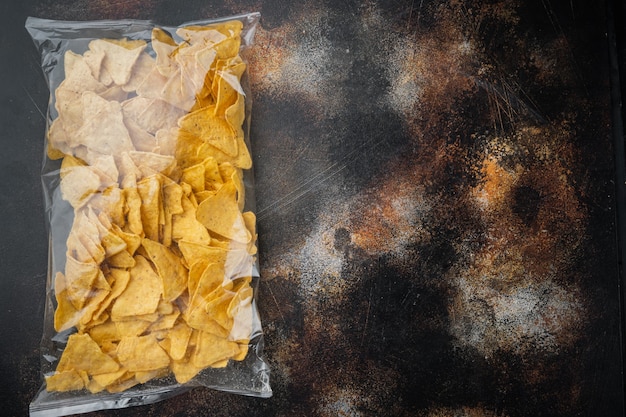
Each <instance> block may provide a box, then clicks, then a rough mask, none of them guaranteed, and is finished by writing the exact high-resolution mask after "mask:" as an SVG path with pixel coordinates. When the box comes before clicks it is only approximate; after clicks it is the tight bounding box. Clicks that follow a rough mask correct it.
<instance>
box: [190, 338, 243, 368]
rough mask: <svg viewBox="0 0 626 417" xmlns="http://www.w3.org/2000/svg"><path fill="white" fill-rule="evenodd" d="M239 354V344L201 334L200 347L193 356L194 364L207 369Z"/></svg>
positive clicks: (198, 346)
mask: <svg viewBox="0 0 626 417" xmlns="http://www.w3.org/2000/svg"><path fill="white" fill-rule="evenodd" d="M238 353H239V346H238V345H237V343H234V342H230V341H228V340H226V339H223V338H221V337H219V336H217V335H215V334H212V333H206V332H200V335H199V337H198V345H197V346H196V350H195V352H194V355H193V359H192V360H193V364H194V365H195V366H197V367H201V368H205V367H207V366H211V365H213V364H215V363H217V362H220V361H223V360H225V359H230V358H232V357H233V356H235V355H237V354H238Z"/></svg>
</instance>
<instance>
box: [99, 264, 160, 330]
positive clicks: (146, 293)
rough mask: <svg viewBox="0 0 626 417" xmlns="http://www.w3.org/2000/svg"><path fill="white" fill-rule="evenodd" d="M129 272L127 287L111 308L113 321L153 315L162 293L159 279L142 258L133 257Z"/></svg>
mask: <svg viewBox="0 0 626 417" xmlns="http://www.w3.org/2000/svg"><path fill="white" fill-rule="evenodd" d="M129 272H130V280H129V282H128V285H127V286H126V288H125V289H124V291H123V292H122V293H121V294H120V296H119V297H117V299H116V300H115V302H114V303H113V306H112V308H111V317H112V318H113V319H114V320H117V319H119V318H123V317H132V316H138V315H142V314H149V313H154V312H155V311H156V309H157V307H158V305H159V300H160V299H161V294H162V293H163V284H162V282H161V278H159V276H158V275H157V273H156V272H154V270H153V269H152V267H151V266H150V264H149V263H148V261H147V260H146V259H145V258H144V257H143V256H140V255H137V256H135V266H134V267H133V268H131V269H130V270H129Z"/></svg>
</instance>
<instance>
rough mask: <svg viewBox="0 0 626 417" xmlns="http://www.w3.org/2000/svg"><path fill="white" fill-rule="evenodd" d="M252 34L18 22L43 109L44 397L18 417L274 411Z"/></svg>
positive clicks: (205, 27) (233, 28) (208, 28)
mask: <svg viewBox="0 0 626 417" xmlns="http://www.w3.org/2000/svg"><path fill="white" fill-rule="evenodd" d="M258 20H259V14H258V13H252V14H246V15H240V16H234V17H229V18H225V19H219V20H206V21H197V22H190V23H187V24H184V25H181V26H178V27H165V26H159V25H157V24H155V23H152V22H148V21H134V20H122V21H94V22H61V21H51V20H42V19H36V18H29V19H28V20H27V22H26V28H27V29H28V31H29V33H30V34H31V36H32V38H33V40H34V42H35V45H36V46H37V48H38V49H39V51H40V53H41V57H42V68H43V71H44V74H45V76H46V79H47V81H48V85H49V88H50V92H51V96H50V103H49V109H48V127H47V131H46V136H45V139H46V140H45V143H46V145H45V149H46V157H45V160H44V164H43V172H42V179H43V185H44V195H45V198H46V201H45V205H46V214H47V221H48V226H49V236H50V262H49V271H48V282H47V303H46V309H45V326H44V337H43V340H42V371H43V375H44V379H45V383H44V385H43V387H42V389H41V390H40V392H39V393H38V395H37V397H36V398H35V399H34V401H33V402H32V403H31V407H30V413H31V416H60V415H68V414H76V413H82V412H89V411H94V410H99V409H105V408H122V407H127V406H131V405H141V404H147V403H152V402H155V401H159V400H161V399H164V398H167V397H169V396H172V395H174V394H176V393H179V392H181V391H183V390H187V389H190V388H191V387H194V386H206V387H211V388H215V389H218V390H224V391H229V392H233V393H239V394H245V395H252V396H259V397H269V396H271V393H272V392H271V389H270V386H269V368H268V366H267V364H266V362H265V361H264V359H263V356H262V347H263V335H262V329H261V324H260V320H259V314H258V311H257V307H256V289H257V286H258V279H259V273H258V261H257V245H256V241H257V234H256V227H255V223H256V217H255V214H254V196H253V193H252V191H253V189H252V187H253V175H252V171H251V167H252V158H251V155H250V149H249V140H248V139H249V138H248V132H249V123H250V118H249V115H250V100H249V97H250V94H248V93H247V90H248V85H247V75H246V61H245V52H246V49H247V48H249V47H250V46H251V44H252V39H253V37H254V32H255V29H256V25H257V22H258Z"/></svg>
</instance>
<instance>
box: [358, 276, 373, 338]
mask: <svg viewBox="0 0 626 417" xmlns="http://www.w3.org/2000/svg"><path fill="white" fill-rule="evenodd" d="M373 291H374V287H370V295H369V296H368V297H367V311H366V313H365V324H364V325H363V334H362V335H361V347H363V343H364V342H365V334H366V333H367V323H368V322H369V319H370V309H371V306H372V292H373Z"/></svg>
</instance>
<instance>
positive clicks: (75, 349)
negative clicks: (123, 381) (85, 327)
mask: <svg viewBox="0 0 626 417" xmlns="http://www.w3.org/2000/svg"><path fill="white" fill-rule="evenodd" d="M118 369H119V364H118V363H117V362H116V361H115V360H113V359H112V358H111V357H110V356H108V355H106V354H105V353H103V352H102V350H100V347H99V346H98V344H97V343H96V342H94V341H93V339H92V338H91V337H89V335H88V334H78V333H76V334H73V335H70V337H69V338H68V340H67V345H66V346H65V349H64V350H63V354H62V355H61V359H60V360H59V364H58V366H57V371H59V372H63V371H69V370H76V371H85V372H87V373H88V374H89V375H98V374H104V373H108V372H115V371H117V370H118Z"/></svg>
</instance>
